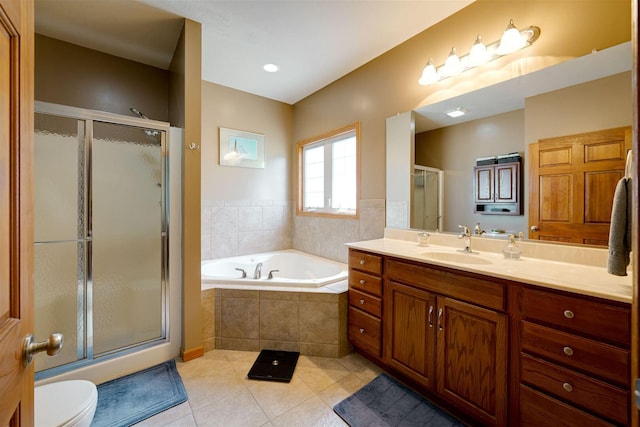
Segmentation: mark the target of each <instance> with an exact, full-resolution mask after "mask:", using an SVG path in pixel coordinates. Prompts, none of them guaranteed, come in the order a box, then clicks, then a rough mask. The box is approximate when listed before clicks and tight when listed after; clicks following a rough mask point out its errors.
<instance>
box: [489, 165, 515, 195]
mask: <svg viewBox="0 0 640 427" xmlns="http://www.w3.org/2000/svg"><path fill="white" fill-rule="evenodd" d="M519 169H520V164H519V163H509V164H504V165H497V166H496V167H495V172H494V174H495V202H496V203H515V202H517V201H518V176H520V171H519Z"/></svg>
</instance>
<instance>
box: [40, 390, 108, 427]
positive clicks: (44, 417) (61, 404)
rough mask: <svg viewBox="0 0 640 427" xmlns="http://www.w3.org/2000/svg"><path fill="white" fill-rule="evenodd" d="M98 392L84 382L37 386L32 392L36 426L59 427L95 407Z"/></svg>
mask: <svg viewBox="0 0 640 427" xmlns="http://www.w3.org/2000/svg"><path fill="white" fill-rule="evenodd" d="M97 400H98V391H97V389H96V386H95V384H93V383H92V382H90V381H84V380H71V381H60V382H56V383H51V384H45V385H42V386H38V387H36V388H35V391H34V403H33V406H34V415H35V424H36V426H37V427H38V426H61V425H65V424H67V423H69V422H70V421H72V420H73V419H74V418H76V417H77V416H79V415H82V414H83V413H84V412H85V411H87V410H88V409H90V408H91V407H92V406H95V404H96V402H97Z"/></svg>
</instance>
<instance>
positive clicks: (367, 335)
mask: <svg viewBox="0 0 640 427" xmlns="http://www.w3.org/2000/svg"><path fill="white" fill-rule="evenodd" d="M381 336H382V322H381V321H380V319H378V318H376V317H373V316H371V315H370V314H367V313H365V312H364V311H360V310H358V309H356V308H353V307H349V341H351V343H352V344H353V345H354V346H356V347H358V348H360V349H362V350H365V351H367V352H369V353H371V354H373V355H375V356H377V357H380V354H381V353H380V349H381V342H380V341H381Z"/></svg>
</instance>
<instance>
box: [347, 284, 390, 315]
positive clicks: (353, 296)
mask: <svg viewBox="0 0 640 427" xmlns="http://www.w3.org/2000/svg"><path fill="white" fill-rule="evenodd" d="M349 304H350V305H352V306H354V307H358V308H359V309H360V310H363V311H366V312H367V313H369V314H372V315H374V316H377V317H380V316H382V300H381V299H380V298H378V297H374V296H371V295H369V294H365V293H364V292H360V291H357V290H355V289H349Z"/></svg>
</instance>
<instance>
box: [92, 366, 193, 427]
mask: <svg viewBox="0 0 640 427" xmlns="http://www.w3.org/2000/svg"><path fill="white" fill-rule="evenodd" d="M186 400H187V393H186V391H185V389H184V384H182V379H181V378H180V374H179V373H178V369H177V368H176V362H175V361H174V360H170V361H168V362H165V363H162V364H160V365H156V366H153V367H151V368H148V369H145V370H143V371H140V372H135V373H133V374H130V375H127V376H124V377H121V378H116V379H115V380H112V381H109V382H106V383H103V384H100V385H99V386H98V406H97V407H96V414H95V416H94V418H93V423H91V426H92V427H103V426H109V427H116V426H130V425H132V424H135V423H137V422H140V421H142V420H145V419H147V418H149V417H152V416H154V415H156V414H159V413H160V412H162V411H165V410H167V409H169V408H171V407H173V406H176V405H178V404H180V403H182V402H185V401H186Z"/></svg>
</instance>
